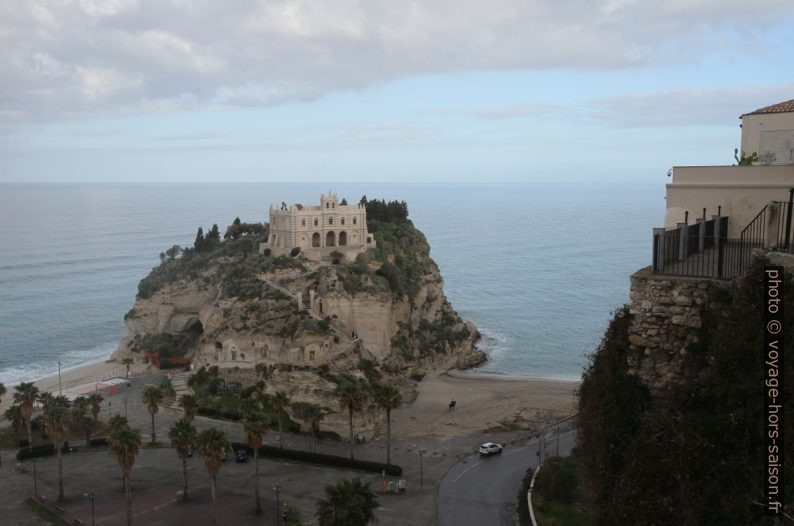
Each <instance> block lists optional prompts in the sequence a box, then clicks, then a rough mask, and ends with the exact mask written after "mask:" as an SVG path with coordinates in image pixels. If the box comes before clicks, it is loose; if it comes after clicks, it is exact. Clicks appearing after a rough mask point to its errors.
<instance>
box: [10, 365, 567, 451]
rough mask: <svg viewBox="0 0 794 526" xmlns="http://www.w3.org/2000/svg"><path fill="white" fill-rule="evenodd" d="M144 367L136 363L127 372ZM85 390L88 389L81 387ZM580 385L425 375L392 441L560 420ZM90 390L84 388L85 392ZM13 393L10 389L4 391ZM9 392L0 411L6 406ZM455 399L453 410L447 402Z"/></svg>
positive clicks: (104, 375)
mask: <svg viewBox="0 0 794 526" xmlns="http://www.w3.org/2000/svg"><path fill="white" fill-rule="evenodd" d="M145 369H146V366H145V365H142V364H135V365H133V367H132V368H131V372H132V374H135V373H138V372H141V371H143V370H145ZM125 374H126V368H125V366H124V365H122V364H119V363H116V362H101V363H92V364H87V365H83V366H80V367H76V368H73V369H70V370H67V371H62V372H61V385H62V389H63V391H64V394H67V395H70V394H71V395H72V396H74V395H75V394H84V393H82V392H79V393H78V391H81V386H82V390H85V389H86V388H87V387H91V386H92V385H95V384H97V383H99V384H100V388H101V387H102V385H101V384H102V383H103V382H107V381H109V380H110V381H112V380H111V379H112V378H114V377H115V378H123V377H124V376H125ZM35 384H36V386H37V387H38V388H39V389H41V390H42V391H50V392H52V393H57V392H58V375H57V374H56V375H53V376H47V377H45V378H41V379H40V380H38V381H36V382H35ZM86 386H87V387H86ZM578 387H579V382H574V381H565V380H551V379H544V378H529V377H520V376H507V375H499V374H488V373H478V372H471V371H454V370H453V371H449V372H446V373H440V374H435V375H433V374H429V375H428V376H427V377H426V378H425V379H423V380H422V382H420V384H419V386H418V389H417V391H418V395H417V397H416V399H415V400H414V401H413V403H411V404H408V405H405V406H403V407H401V408H399V409H397V410H395V411H394V412H393V413H392V419H393V423H392V432H393V433H394V435H395V437H403V438H410V437H419V436H434V437H453V436H464V435H470V434H478V433H483V432H485V431H488V430H508V429H512V428H526V427H529V426H531V425H533V424H536V423H538V422H539V421H553V420H559V419H561V418H564V417H566V416H570V415H572V414H573V413H574V412H575V407H574V405H575V394H576V390H577V388H578ZM90 390H92V389H89V391H90ZM9 391H11V392H12V391H13V389H9ZM11 392H9V394H8V395H6V396H5V397H4V399H3V403H2V407H0V411H4V410H5V408H6V407H8V406H9V405H11V401H12V398H13V395H12V393H11ZM453 399H454V400H455V401H456V407H455V410H454V411H449V402H450V401H451V400H453Z"/></svg>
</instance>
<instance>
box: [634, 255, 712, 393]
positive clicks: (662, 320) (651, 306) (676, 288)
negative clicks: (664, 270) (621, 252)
mask: <svg viewBox="0 0 794 526" xmlns="http://www.w3.org/2000/svg"><path fill="white" fill-rule="evenodd" d="M709 286H710V281H709V280H706V279H702V278H686V277H679V276H676V277H673V276H661V275H658V274H653V273H652V272H651V269H650V267H647V268H643V269H641V270H638V271H637V272H635V273H634V274H633V275H632V276H631V290H630V293H629V312H630V313H631V314H632V317H633V319H632V323H631V326H630V327H629V343H630V352H629V356H628V366H629V371H630V372H631V373H632V374H637V375H639V377H640V378H641V379H642V380H643V382H644V383H645V384H646V385H647V386H648V387H649V388H651V389H652V390H659V389H662V388H664V387H665V386H666V385H667V384H669V383H670V382H671V381H675V380H678V379H681V378H683V377H685V376H688V375H689V374H690V373H692V372H693V371H690V370H688V365H687V364H688V360H687V346H689V344H691V343H692V342H695V341H697V333H698V330H699V329H700V327H701V324H702V321H701V317H700V311H701V307H702V305H703V304H704V303H705V302H706V301H707V294H708V288H709Z"/></svg>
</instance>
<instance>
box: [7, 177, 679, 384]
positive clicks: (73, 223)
mask: <svg viewBox="0 0 794 526" xmlns="http://www.w3.org/2000/svg"><path fill="white" fill-rule="evenodd" d="M329 190H330V191H334V192H336V193H337V194H338V195H339V198H340V199H341V198H343V197H345V198H347V200H348V201H349V202H358V200H359V199H360V198H361V196H362V195H366V196H367V197H368V198H370V199H373V198H382V199H399V200H405V201H406V202H407V203H408V208H409V213H410V219H411V220H412V221H413V222H414V224H415V225H416V227H417V228H419V229H420V230H421V231H422V232H424V234H425V235H426V236H427V239H428V241H429V243H430V246H431V256H432V257H433V259H434V260H435V261H436V263H437V264H438V266H439V267H440V269H441V274H442V276H443V278H444V290H445V293H446V295H447V297H448V298H449V300H450V301H451V303H452V305H453V306H454V308H455V309H456V310H457V311H458V313H459V314H460V315H461V316H462V317H463V318H464V319H466V320H468V321H471V322H473V323H474V324H475V325H476V326H477V328H478V329H479V330H480V332H481V333H482V336H483V337H482V340H481V342H480V344H479V345H480V347H481V348H482V349H483V350H485V351H486V352H487V353H488V356H489V359H488V361H487V362H486V363H485V364H484V365H483V366H482V367H480V368H479V369H480V370H482V371H486V372H491V373H501V374H510V375H526V376H533V377H546V378H557V379H578V378H580V377H581V374H582V372H583V370H584V368H585V367H586V365H587V363H588V356H589V355H590V354H591V353H592V352H593V351H594V350H595V349H596V347H597V346H598V344H599V342H600V340H601V338H602V335H603V333H604V330H605V328H606V326H607V323H608V322H609V319H610V318H611V316H612V313H613V312H614V311H615V310H616V309H619V308H620V307H621V306H622V305H623V304H625V303H626V302H627V301H628V291H629V276H630V275H631V273H632V272H634V271H636V270H638V269H639V268H641V267H644V266H647V265H649V264H650V258H651V229H652V228H653V227H655V226H661V225H662V224H663V219H664V208H665V207H664V186H663V185H661V184H640V183H636V184H603V183H587V184H582V183H577V184H552V183H544V184H540V183H538V184H534V183H527V184H468V185H453V184H412V185H409V184H385V183H384V184H328V183H326V184H324V185H317V184H292V183H283V184H1V185H0V225H2V226H1V227H0V382H3V383H5V384H6V385H13V384H15V383H18V382H20V381H29V380H33V379H37V378H40V377H42V376H46V375H50V374H54V373H57V371H58V364H59V362H60V365H61V367H62V369H63V370H67V369H69V368H73V367H77V366H80V365H83V364H87V363H92V362H100V361H103V360H106V359H107V358H108V357H109V356H110V354H111V353H112V352H113V350H114V349H115V348H116V347H117V346H118V344H119V342H120V340H121V339H122V338H123V337H124V335H125V334H126V327H125V325H124V321H123V318H124V314H125V313H126V312H127V311H128V310H129V309H130V308H131V307H132V305H133V302H134V300H135V293H136V290H137V285H138V282H139V281H140V280H141V278H143V277H144V276H146V274H147V273H148V272H149V270H150V269H151V268H152V267H154V266H156V265H157V264H158V263H159V254H160V252H162V251H164V250H165V249H167V248H169V247H171V246H172V245H175V244H177V245H182V246H190V245H192V243H193V240H194V238H195V235H196V230H197V228H198V227H199V226H202V227H204V230H205V231H206V230H207V229H208V228H209V227H210V226H211V225H212V224H213V223H217V224H218V225H219V227H220V228H221V231H223V230H224V229H225V227H226V226H227V225H228V224H230V223H231V222H232V221H233V220H234V218H235V217H240V219H241V220H242V221H244V222H262V221H267V214H268V205H269V204H270V203H273V204H274V205H279V204H280V203H281V202H286V203H304V204H315V203H318V202H319V199H320V194H321V193H323V192H328V191H329Z"/></svg>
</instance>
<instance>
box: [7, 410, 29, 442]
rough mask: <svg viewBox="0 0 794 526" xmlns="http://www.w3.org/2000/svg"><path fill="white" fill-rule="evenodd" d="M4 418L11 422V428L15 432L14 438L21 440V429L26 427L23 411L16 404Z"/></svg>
mask: <svg viewBox="0 0 794 526" xmlns="http://www.w3.org/2000/svg"><path fill="white" fill-rule="evenodd" d="M3 416H5V417H6V420H8V421H9V422H11V427H12V428H13V430H14V438H15V439H16V440H19V429H20V428H21V427H22V426H23V425H25V419H24V418H23V417H22V409H21V408H20V407H19V406H18V405H16V404H14V405H12V406H11V407H9V408H8V409H6V410H5V413H3Z"/></svg>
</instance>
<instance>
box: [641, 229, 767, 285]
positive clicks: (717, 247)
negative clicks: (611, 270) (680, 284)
mask: <svg viewBox="0 0 794 526" xmlns="http://www.w3.org/2000/svg"><path fill="white" fill-rule="evenodd" d="M670 234H672V235H670ZM670 234H668V233H665V234H661V235H655V236H654V239H653V252H654V264H653V272H654V273H656V274H667V275H671V276H688V277H699V278H713V279H733V278H735V277H736V276H739V275H741V274H742V273H743V272H744V270H745V269H746V268H747V267H748V265H749V264H750V261H751V259H752V247H750V246H749V244H748V243H747V242H743V241H742V240H740V239H734V238H729V237H715V236H703V237H694V238H687V239H686V244H687V247H690V246H692V239H694V240H695V241H696V242H698V244H703V245H705V246H704V247H703V250H694V251H684V254H683V257H682V251H681V236H680V235H679V232H678V230H673V231H670Z"/></svg>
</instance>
